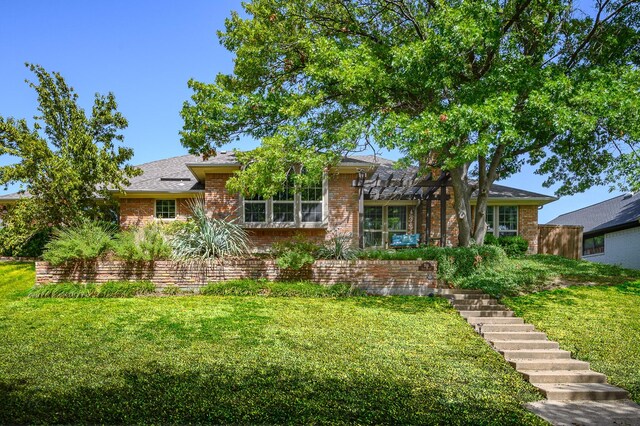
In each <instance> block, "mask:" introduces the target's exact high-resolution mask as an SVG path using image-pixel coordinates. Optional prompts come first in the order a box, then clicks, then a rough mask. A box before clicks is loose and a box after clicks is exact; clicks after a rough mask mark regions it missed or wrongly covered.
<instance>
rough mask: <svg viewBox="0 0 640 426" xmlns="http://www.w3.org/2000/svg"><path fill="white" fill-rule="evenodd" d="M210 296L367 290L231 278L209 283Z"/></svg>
mask: <svg viewBox="0 0 640 426" xmlns="http://www.w3.org/2000/svg"><path fill="white" fill-rule="evenodd" d="M200 293H201V294H204V295H209V296H213V295H216V296H270V297H349V296H364V295H365V292H364V291H362V290H359V289H357V288H354V287H352V286H351V285H349V284H334V285H331V286H323V285H320V284H316V283H312V282H309V281H294V282H291V281H286V282H280V281H267V280H249V279H247V280H231V281H220V282H213V283H209V284H208V285H207V286H205V287H204V288H203V289H202V290H201V291H200Z"/></svg>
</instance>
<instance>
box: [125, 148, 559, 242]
mask: <svg viewBox="0 0 640 426" xmlns="http://www.w3.org/2000/svg"><path fill="white" fill-rule="evenodd" d="M139 167H140V169H142V171H143V174H142V175H140V176H137V177H135V178H133V179H131V184H130V186H129V187H128V188H127V190H126V193H125V194H119V195H118V198H119V200H120V224H121V226H123V227H128V226H140V225H143V224H145V223H147V222H150V221H154V220H163V221H171V220H176V219H177V220H180V219H185V218H186V217H187V216H188V214H189V211H188V206H187V200H188V199H189V198H192V197H198V196H199V197H203V198H204V200H205V205H206V207H207V209H208V210H210V212H211V214H212V215H215V216H216V217H219V218H235V219H237V220H238V222H239V223H240V224H242V226H243V227H244V228H245V229H247V231H248V233H249V235H250V241H251V243H252V244H253V246H254V248H255V249H256V250H265V249H267V248H268V247H269V246H270V245H271V243H273V242H274V241H276V240H279V239H286V238H291V237H293V236H295V235H301V236H303V237H304V238H306V239H308V240H313V241H317V242H321V241H323V240H325V239H328V238H331V237H332V236H334V235H345V234H346V235H351V236H352V238H353V239H354V244H355V243H356V242H358V241H359V244H360V245H362V246H366V247H371V246H375V247H386V246H388V244H389V241H390V238H391V236H392V235H394V234H420V240H421V242H429V243H432V244H434V243H435V244H439V245H442V244H444V245H456V244H457V233H458V229H457V224H456V220H455V215H454V210H453V199H452V197H451V191H452V188H451V187H450V186H447V185H446V180H445V179H442V177H444V175H443V176H441V177H440V178H435V177H434V178H433V179H432V178H431V176H428V177H420V176H419V174H418V169H417V168H414V167H409V168H407V169H401V170H400V169H395V168H394V167H393V162H392V161H390V160H386V159H383V158H380V157H373V156H351V157H346V158H345V159H344V160H343V161H342V162H341V163H340V164H339V165H338V166H336V167H334V168H333V169H331V170H329V171H328V172H327V173H326V175H325V177H324V179H323V181H322V182H318V183H317V184H316V185H314V186H311V187H308V188H303V189H302V190H301V191H299V192H298V193H294V191H293V190H292V189H291V188H286V187H285V188H284V189H283V191H282V192H281V193H279V194H277V195H276V196H275V197H273V198H272V199H268V200H265V199H262V198H260V197H253V198H246V199H245V198H243V197H242V196H241V195H239V194H232V193H229V192H228V191H227V189H226V187H225V184H226V181H227V179H228V178H229V177H230V176H231V175H232V173H233V172H234V171H236V170H239V169H240V164H239V163H238V162H237V161H236V159H235V156H234V154H233V152H220V153H219V154H218V155H217V156H215V157H213V158H210V159H208V160H207V161H204V160H203V159H202V158H200V157H197V156H193V155H183V156H179V157H173V158H169V159H165V160H159V161H154V162H151V163H146V164H143V165H141V166H139ZM553 200H555V198H554V197H549V196H546V195H542V194H536V193H533V192H529V191H524V190H519V189H515V188H509V187H506V186H500V185H493V186H492V188H491V191H490V196H489V208H488V215H487V216H488V224H489V227H490V232H493V233H494V234H495V235H496V236H501V235H522V236H523V237H524V238H526V239H527V240H529V250H530V252H533V253H535V252H537V244H538V241H537V236H538V209H539V207H540V206H542V205H544V204H547V203H549V202H551V201H553Z"/></svg>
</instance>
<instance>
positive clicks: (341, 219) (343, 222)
mask: <svg viewBox="0 0 640 426" xmlns="http://www.w3.org/2000/svg"><path fill="white" fill-rule="evenodd" d="M357 177H358V175H357V174H356V173H354V174H339V175H332V176H330V179H329V203H328V205H329V224H328V228H327V238H331V237H332V236H334V235H337V234H341V235H344V234H352V236H353V238H354V243H355V244H358V227H359V216H358V200H359V189H358V188H355V187H353V186H352V182H353V180H355V179H356V178H357Z"/></svg>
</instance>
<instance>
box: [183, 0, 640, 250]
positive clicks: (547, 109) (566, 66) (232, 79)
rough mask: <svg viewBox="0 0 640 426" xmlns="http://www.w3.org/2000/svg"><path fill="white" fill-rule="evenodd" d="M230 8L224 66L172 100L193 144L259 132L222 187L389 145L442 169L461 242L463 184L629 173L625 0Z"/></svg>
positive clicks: (465, 233) (633, 15) (607, 178)
mask: <svg viewBox="0 0 640 426" xmlns="http://www.w3.org/2000/svg"><path fill="white" fill-rule="evenodd" d="M243 8H244V12H242V13H233V14H232V15H231V17H230V18H229V19H227V21H226V23H225V30H224V31H222V32H220V41H221V43H222V44H223V46H224V47H225V48H227V50H229V51H230V52H231V53H232V55H233V56H234V69H233V73H232V74H229V75H227V74H218V75H217V76H216V78H215V81H214V82H211V83H204V82H198V81H194V80H191V81H190V82H189V87H190V88H191V89H192V90H193V95H192V97H191V102H186V103H185V105H184V107H183V109H182V117H183V119H184V127H183V131H182V133H181V135H182V144H183V145H184V146H185V147H186V148H188V149H189V151H190V152H192V153H202V154H205V155H212V154H213V153H215V149H216V148H218V147H221V146H223V145H225V144H228V143H230V142H232V141H234V140H236V139H237V138H238V137H241V136H248V137H252V138H255V139H259V140H261V146H260V147H259V148H257V149H255V150H253V151H251V152H249V153H246V154H244V155H242V156H240V157H239V159H240V161H241V163H242V164H243V165H244V166H245V167H244V168H243V170H242V171H240V172H238V173H236V175H235V176H234V178H233V179H232V180H231V181H230V186H231V187H232V189H234V190H237V191H240V192H245V193H262V194H264V195H267V196H268V195H271V194H273V193H274V192H275V191H277V190H278V188H279V187H280V185H281V184H282V182H283V181H284V179H285V178H286V176H287V172H288V170H290V168H291V167H299V166H300V165H302V166H304V168H305V169H307V170H310V171H313V173H314V174H316V176H317V174H318V173H319V172H320V171H321V170H323V169H324V168H325V167H326V166H328V165H332V164H335V163H336V162H337V161H339V160H340V158H342V155H344V154H348V153H351V152H357V151H358V150H362V149H369V148H371V147H372V146H373V147H374V148H387V149H397V150H399V151H401V152H402V153H403V154H404V155H405V158H404V160H403V162H404V163H413V164H416V163H419V162H421V163H422V164H426V163H428V164H429V165H430V166H438V167H441V168H443V169H444V170H448V171H449V172H450V174H451V176H452V182H453V184H454V187H455V191H454V197H455V203H456V206H457V207H456V208H457V210H458V211H463V212H465V213H466V214H465V215H460V216H459V218H458V223H459V225H460V242H461V244H462V245H471V244H472V243H473V241H476V242H477V243H479V244H482V240H481V237H484V231H483V230H484V226H475V225H483V224H480V223H478V224H473V223H471V220H472V214H471V204H470V198H471V194H473V193H474V192H475V190H479V191H478V192H477V193H478V194H479V199H478V205H484V203H483V202H484V201H486V199H487V197H488V193H489V188H490V185H491V184H492V183H493V182H494V181H495V180H496V178H497V177H498V176H499V177H500V178H502V179H504V178H506V177H508V176H509V175H512V174H514V173H517V172H519V171H520V170H521V168H522V166H523V165H524V164H526V163H529V164H530V165H532V166H534V167H536V171H537V172H539V173H541V174H544V175H546V176H547V181H546V182H545V185H547V186H551V185H554V184H555V185H557V188H558V190H557V194H559V195H564V194H571V193H574V192H580V191H584V190H585V189H587V188H590V187H591V186H593V185H596V184H611V185H616V186H631V187H636V188H638V187H640V158H639V157H638V148H639V142H640V116H639V115H638V114H637V111H638V110H640V97H638V96H636V94H637V93H638V91H640V70H639V68H638V65H639V64H640V55H638V49H637V46H638V43H639V42H640V31H639V25H640V17H639V15H640V9H639V8H638V7H637V5H636V4H635V2H621V1H601V2H597V3H596V5H594V7H593V9H595V14H597V16H598V19H597V20H594V18H593V16H589V14H587V13H584V12H583V11H582V9H581V8H576V7H575V4H574V2H573V1H570V0H552V1H543V2H524V3H522V2H520V1H516V0H507V1H504V2H486V1H465V2H458V1H456V2H453V1H448V2H447V1H441V2H424V1H422V0H405V1H383V2H371V1H369V0H351V1H348V2H340V3H338V5H337V6H336V2H335V1H333V0H318V1H312V2H310V1H308V0H252V1H250V2H246V3H244V4H243ZM425 159H427V160H428V161H424V160H425ZM475 166H477V167H475ZM470 170H477V174H478V176H470V175H469V171H470ZM423 171H424V172H425V173H426V172H427V171H426V170H423ZM480 185H482V186H483V187H482V188H479V186H480ZM476 217H478V218H481V217H482V215H476ZM479 220H480V219H479Z"/></svg>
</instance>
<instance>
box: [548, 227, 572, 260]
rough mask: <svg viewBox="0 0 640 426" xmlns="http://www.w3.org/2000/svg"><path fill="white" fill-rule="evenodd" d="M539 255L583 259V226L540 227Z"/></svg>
mask: <svg viewBox="0 0 640 426" xmlns="http://www.w3.org/2000/svg"><path fill="white" fill-rule="evenodd" d="M538 253H540V254H554V255H556V256H562V257H566V258H567V259H582V226H570V225H539V226H538Z"/></svg>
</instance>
